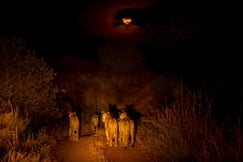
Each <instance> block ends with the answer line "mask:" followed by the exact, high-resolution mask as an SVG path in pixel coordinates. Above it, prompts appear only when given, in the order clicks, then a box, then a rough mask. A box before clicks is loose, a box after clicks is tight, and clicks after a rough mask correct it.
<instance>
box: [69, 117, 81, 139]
mask: <svg viewBox="0 0 243 162" xmlns="http://www.w3.org/2000/svg"><path fill="white" fill-rule="evenodd" d="M68 116H69V139H70V140H71V141H78V138H79V119H78V116H77V114H76V112H69V114H68Z"/></svg>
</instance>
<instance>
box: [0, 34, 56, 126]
mask: <svg viewBox="0 0 243 162" xmlns="http://www.w3.org/2000/svg"><path fill="white" fill-rule="evenodd" d="M24 45H25V44H24V41H23V40H20V39H16V38H6V37H2V38H1V39H0V60H1V64H0V94H1V95H0V103H1V105H0V110H4V111H10V110H11V111H13V110H15V109H17V108H18V109H19V110H20V111H19V113H20V114H21V115H22V116H23V117H25V118H30V119H31V123H32V124H33V125H34V126H43V124H47V123H48V122H49V119H52V117H53V116H57V115H58V109H57V107H56V104H55V98H56V93H57V89H56V88H55V85H54V84H53V80H54V78H55V73H54V72H53V70H52V69H51V68H50V67H49V66H48V65H47V64H46V62H45V61H44V59H43V58H38V57H37V55H36V54H35V52H34V51H31V50H28V49H26V48H25V46H24ZM43 117H45V120H41V119H43ZM39 121H41V122H39ZM44 122H45V123H44Z"/></svg>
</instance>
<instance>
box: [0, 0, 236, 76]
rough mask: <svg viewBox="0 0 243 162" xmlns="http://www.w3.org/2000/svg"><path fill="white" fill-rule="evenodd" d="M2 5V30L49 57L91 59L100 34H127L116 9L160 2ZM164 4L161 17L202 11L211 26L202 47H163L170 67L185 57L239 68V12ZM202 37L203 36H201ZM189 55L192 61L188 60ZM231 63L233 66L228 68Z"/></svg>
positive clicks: (200, 4)
mask: <svg viewBox="0 0 243 162" xmlns="http://www.w3.org/2000/svg"><path fill="white" fill-rule="evenodd" d="M161 2H162V3H161ZM1 3H2V4H1V5H0V22H1V27H0V34H9V35H12V36H17V37H23V38H24V39H26V40H27V41H28V42H31V44H32V45H33V47H34V48H35V49H36V50H37V51H39V53H41V54H42V55H46V56H48V57H53V58H54V57H55V56H56V55H79V56H81V57H83V58H85V57H87V58H88V57H93V55H94V53H95V48H96V46H95V43H96V44H97V43H98V42H99V40H100V39H96V38H101V37H103V38H105V39H110V38H111V37H116V38H117V39H120V38H121V36H122V35H125V34H127V33H128V32H127V31H125V30H124V29H123V28H121V27H117V28H115V27H114V26H112V18H113V17H112V16H113V15H114V14H115V13H116V11H118V10H119V9H123V8H136V7H138V8H139V7H147V6H150V5H153V4H154V3H155V4H156V3H157V2H156V0H155V1H151V0H116V1H112V0H101V1H99V0H85V1H81V2H72V3H71V2H70V1H66V2H62V1H60V2H58V3H53V2H52V3H44V2H39V3H37V2H28V3H23V2H18V3H16V2H15V3H13V2H9V4H6V3H4V4H3V2H1ZM160 5H161V6H162V9H161V14H160V15H163V16H168V15H169V16H171V15H190V16H197V15H201V16H205V17H207V18H208V19H207V21H206V22H207V24H205V25H206V26H207V27H206V28H207V30H206V31H205V33H204V36H205V35H206V36H205V37H204V39H205V40H203V41H204V42H203V41H202V44H200V45H201V46H200V48H198V49H197V50H195V49H190V50H182V51H179V52H178V50H177V49H166V48H165V49H164V55H167V60H173V61H166V64H168V66H169V65H170V63H171V62H173V63H174V64H173V66H175V65H176V64H180V65H178V66H182V65H181V64H183V61H182V60H185V61H184V62H185V64H190V65H191V67H193V66H195V64H197V63H199V62H200V63H201V64H204V66H205V67H206V68H208V67H207V64H208V65H210V68H211V66H214V68H215V69H224V70H222V71H227V70H228V71H230V72H231V71H234V70H235V69H238V68H239V67H237V66H238V65H239V64H240V63H238V62H235V61H238V60H239V59H238V58H237V56H236V55H235V53H236V52H235V49H236V48H235V46H237V44H236V43H235V42H236V41H234V38H235V37H236V35H237V32H236V30H235V28H234V22H235V20H236V16H235V15H229V14H225V13H224V14H222V13H223V12H218V9H217V8H214V5H213V4H211V3H208V4H206V2H204V1H198V3H187V2H186V1H183V2H176V1H169V3H168V2H166V1H160ZM190 5H192V7H191V6H190ZM157 16H158V15H157ZM142 17H143V16H142ZM158 18H159V17H158ZM128 34H129V33H128ZM200 39H201V38H200V37H199V39H198V40H200ZM204 44H205V46H204ZM216 55H217V56H216ZM160 56H161V53H158V54H154V57H155V58H154V59H152V60H157V61H158V60H159V59H158V58H159V57H160ZM189 59H193V61H188V60H189ZM192 62H193V63H192ZM204 62H205V63H204ZM191 63H192V64H191ZM232 63H233V66H229V64H232ZM158 64H159V63H158ZM183 66H184V65H183ZM189 67H190V66H189Z"/></svg>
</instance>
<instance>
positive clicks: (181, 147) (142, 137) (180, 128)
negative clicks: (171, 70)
mask: <svg viewBox="0 0 243 162" xmlns="http://www.w3.org/2000/svg"><path fill="white" fill-rule="evenodd" d="M178 97H180V98H181V99H183V100H181V102H180V104H174V105H173V106H170V107H169V106H165V107H161V109H154V110H152V111H151V114H150V115H148V116H145V117H143V118H142V120H141V123H140V126H139V130H138V134H137V142H139V143H140V144H142V145H143V146H144V148H145V149H147V150H148V152H150V153H151V154H152V155H153V157H154V161H241V160H242V158H243V155H242V150H241V146H242V144H243V143H242V140H241V137H242V132H241V131H240V128H239V127H238V128H237V127H234V126H232V128H234V129H232V130H230V132H225V131H226V130H224V128H223V127H219V126H217V125H216V124H215V122H214V120H213V118H212V116H211V114H210V111H211V107H210V102H209V101H208V99H207V98H206V97H203V96H202V95H201V94H195V93H192V92H190V91H187V92H186V93H185V94H184V96H178ZM203 98H204V99H203ZM239 124H240V123H239ZM226 133H227V134H226Z"/></svg>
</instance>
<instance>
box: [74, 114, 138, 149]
mask: <svg viewBox="0 0 243 162" xmlns="http://www.w3.org/2000/svg"><path fill="white" fill-rule="evenodd" d="M100 115H101V120H102V122H103V124H104V130H105V137H106V140H107V143H108V145H109V146H115V147H116V146H118V144H119V145H120V146H122V147H124V149H126V148H128V147H129V146H132V147H133V146H134V144H135V124H134V121H133V120H132V119H130V118H129V117H128V115H127V113H126V112H125V111H123V112H120V113H119V117H118V119H116V118H114V117H112V115H111V113H110V112H109V111H108V112H104V111H102V112H101V114H100ZM69 121H70V122H69V137H70V140H71V141H78V138H79V134H78V132H79V131H78V130H79V121H78V117H77V115H76V113H75V112H69ZM98 123H99V116H98V115H97V114H94V115H93V116H92V117H91V119H90V125H91V128H92V131H94V132H95V134H96V133H97V129H98Z"/></svg>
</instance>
